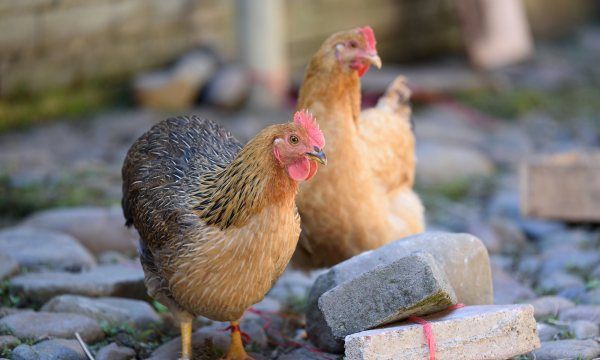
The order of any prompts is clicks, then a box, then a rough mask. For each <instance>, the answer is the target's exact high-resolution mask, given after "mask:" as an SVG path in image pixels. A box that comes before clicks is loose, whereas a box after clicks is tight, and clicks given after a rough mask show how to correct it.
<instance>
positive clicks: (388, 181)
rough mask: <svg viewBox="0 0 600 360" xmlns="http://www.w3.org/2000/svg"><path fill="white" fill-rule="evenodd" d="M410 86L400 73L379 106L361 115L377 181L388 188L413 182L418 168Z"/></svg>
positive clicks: (362, 130) (389, 189) (360, 129)
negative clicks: (415, 170) (410, 102)
mask: <svg viewBox="0 0 600 360" xmlns="http://www.w3.org/2000/svg"><path fill="white" fill-rule="evenodd" d="M409 98H410V90H409V89H408V87H407V86H406V81H405V79H404V77H402V76H399V77H397V78H396V79H395V80H394V81H393V82H392V84H391V85H390V86H389V87H388V89H387V91H386V93H385V94H384V95H383V96H382V97H381V98H380V99H379V101H378V103H377V106H375V107H373V108H370V109H367V110H364V111H363V112H362V113H361V115H360V121H359V124H358V131H359V134H360V137H361V139H362V141H363V143H364V145H365V153H366V155H367V156H368V157H369V158H368V161H367V163H368V164H369V165H370V166H371V169H372V170H373V173H374V174H375V176H376V177H377V178H378V181H379V182H380V183H381V184H382V186H384V187H385V189H386V190H387V191H388V192H389V191H393V190H394V189H396V188H398V187H405V186H409V187H410V186H412V184H413V181H414V169H415V138H414V134H413V132H412V124H411V120H410V116H411V110H410V105H409Z"/></svg>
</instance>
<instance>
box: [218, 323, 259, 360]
mask: <svg viewBox="0 0 600 360" xmlns="http://www.w3.org/2000/svg"><path fill="white" fill-rule="evenodd" d="M229 329H230V330H231V345H229V350H227V354H226V355H225V357H223V358H221V360H254V359H253V358H251V357H250V356H248V354H247V353H246V350H245V349H244V342H243V341H242V331H241V330H240V323H239V321H232V322H231V325H230V326H229Z"/></svg>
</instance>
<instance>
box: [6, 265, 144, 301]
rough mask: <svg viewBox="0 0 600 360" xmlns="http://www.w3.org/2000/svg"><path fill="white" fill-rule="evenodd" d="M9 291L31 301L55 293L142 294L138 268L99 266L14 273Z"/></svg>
mask: <svg viewBox="0 0 600 360" xmlns="http://www.w3.org/2000/svg"><path fill="white" fill-rule="evenodd" d="M10 290H11V292H13V293H15V294H18V295H19V296H22V297H24V298H26V299H28V300H31V301H34V302H46V301H48V300H50V299H51V298H53V297H54V296H57V295H63V294H74V295H84V296H91V297H100V296H117V297H127V298H137V299H143V298H145V297H146V289H145V287H144V273H143V271H142V269H141V267H134V266H126V265H103V266H97V267H95V268H94V269H92V270H90V271H86V272H81V273H70V272H60V271H53V272H44V273H32V274H26V275H20V276H16V277H14V278H12V279H11V282H10Z"/></svg>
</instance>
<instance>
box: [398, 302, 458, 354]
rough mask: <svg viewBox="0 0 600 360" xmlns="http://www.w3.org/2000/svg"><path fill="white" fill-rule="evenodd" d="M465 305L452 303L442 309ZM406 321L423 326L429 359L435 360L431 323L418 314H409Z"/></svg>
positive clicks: (454, 308) (450, 309)
mask: <svg viewBox="0 0 600 360" xmlns="http://www.w3.org/2000/svg"><path fill="white" fill-rule="evenodd" d="M462 307H465V304H456V305H452V306H450V307H449V308H447V309H446V310H443V311H452V310H456V309H460V308H462ZM408 321H410V322H414V323H417V324H420V325H422V326H423V334H424V335H425V341H426V342H427V348H428V349H429V360H435V353H436V352H437V345H436V343H435V336H434V334H433V329H432V328H431V323H430V322H429V321H427V320H425V319H423V318H420V317H418V316H411V317H409V318H408Z"/></svg>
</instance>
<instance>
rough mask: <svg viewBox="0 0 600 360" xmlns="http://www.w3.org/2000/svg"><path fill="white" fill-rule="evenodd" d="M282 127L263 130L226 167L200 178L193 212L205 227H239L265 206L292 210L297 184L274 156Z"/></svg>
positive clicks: (275, 126)
mask: <svg viewBox="0 0 600 360" xmlns="http://www.w3.org/2000/svg"><path fill="white" fill-rule="evenodd" d="M281 126H286V125H273V126H270V127H268V128H266V129H264V130H263V131H261V132H260V133H259V134H258V135H257V136H256V137H254V138H253V139H252V140H250V142H248V144H246V146H245V147H244V148H243V149H242V150H241V151H240V152H239V153H238V154H237V156H236V157H235V158H234V159H233V161H232V162H231V163H230V164H229V165H227V166H226V167H225V168H219V169H217V170H215V171H213V172H210V173H206V174H205V175H203V176H202V177H201V179H200V189H199V191H198V192H197V193H196V194H195V195H196V198H197V199H198V201H199V203H198V205H196V206H195V210H197V211H198V215H199V216H200V217H201V218H202V219H204V220H205V221H206V223H207V224H208V225H215V226H218V227H219V228H221V229H222V230H223V229H226V228H228V227H230V226H234V227H240V226H243V225H244V224H246V222H247V221H248V220H249V219H250V218H251V217H252V216H253V215H254V214H257V213H259V212H260V211H261V210H262V209H263V208H264V207H265V206H267V205H276V206H283V207H293V205H294V197H295V195H296V192H297V190H298V184H297V182H296V181H294V180H292V179H290V177H289V176H288V175H287V173H286V171H285V170H284V169H283V168H282V167H281V166H280V165H279V164H278V163H277V161H276V159H275V157H274V155H273V141H274V139H275V135H276V133H277V129H278V128H279V127H281Z"/></svg>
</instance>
